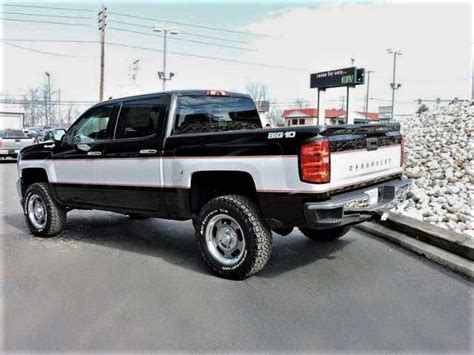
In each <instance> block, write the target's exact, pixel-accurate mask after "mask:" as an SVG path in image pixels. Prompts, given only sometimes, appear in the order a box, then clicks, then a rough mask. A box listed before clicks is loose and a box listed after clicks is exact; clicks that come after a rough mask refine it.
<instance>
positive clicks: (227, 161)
mask: <svg viewBox="0 0 474 355" xmlns="http://www.w3.org/2000/svg"><path fill="white" fill-rule="evenodd" d="M212 170H218V171H239V172H240V171H242V172H247V173H249V174H250V175H251V176H252V177H253V180H254V182H255V187H256V188H257V190H258V191H261V192H298V191H299V190H307V191H308V192H320V191H326V190H327V186H323V185H313V184H306V183H303V182H301V181H300V179H299V168H298V157H297V156H268V157H216V158H212V157H210V158H164V159H163V172H164V185H165V186H173V187H183V188H189V187H190V186H191V178H192V174H193V173H195V172H199V171H212ZM300 192H301V191H300Z"/></svg>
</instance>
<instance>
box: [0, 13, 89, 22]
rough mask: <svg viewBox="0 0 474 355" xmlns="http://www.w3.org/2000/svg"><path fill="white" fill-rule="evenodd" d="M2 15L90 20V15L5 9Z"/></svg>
mask: <svg viewBox="0 0 474 355" xmlns="http://www.w3.org/2000/svg"><path fill="white" fill-rule="evenodd" d="M0 15H21V16H37V17H49V18H51V17H61V18H72V19H77V20H90V19H91V18H90V17H86V16H69V15H56V14H54V15H49V14H28V13H26V12H10V11H3V12H0Z"/></svg>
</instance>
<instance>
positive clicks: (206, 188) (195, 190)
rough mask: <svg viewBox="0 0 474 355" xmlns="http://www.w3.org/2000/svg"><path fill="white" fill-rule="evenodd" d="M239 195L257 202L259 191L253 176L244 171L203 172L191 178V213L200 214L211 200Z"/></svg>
mask: <svg viewBox="0 0 474 355" xmlns="http://www.w3.org/2000/svg"><path fill="white" fill-rule="evenodd" d="M228 194H238V195H244V196H247V197H250V198H251V199H253V200H254V201H255V202H257V203H258V200H257V190H256V188H255V183H254V181H253V178H252V176H251V175H250V174H249V173H245V172H242V171H202V172H197V173H194V174H193V176H192V178H191V192H190V204H191V212H192V213H193V214H195V213H198V212H199V210H200V209H201V207H202V206H204V205H205V204H206V202H207V201H209V200H210V199H212V198H214V197H217V196H222V195H228Z"/></svg>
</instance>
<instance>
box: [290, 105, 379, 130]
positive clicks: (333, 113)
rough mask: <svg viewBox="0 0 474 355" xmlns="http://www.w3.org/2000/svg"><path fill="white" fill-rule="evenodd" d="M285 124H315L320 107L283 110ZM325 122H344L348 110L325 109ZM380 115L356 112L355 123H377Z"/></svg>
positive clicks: (333, 123) (331, 123)
mask: <svg viewBox="0 0 474 355" xmlns="http://www.w3.org/2000/svg"><path fill="white" fill-rule="evenodd" d="M282 116H283V118H284V120H285V126H286V127H291V126H315V125H317V124H318V109H316V108H292V109H286V110H284V111H283V115H282ZM324 116H325V124H327V125H336V124H344V123H345V121H346V111H345V110H341V109H329V110H326V111H325V115H324ZM378 120H379V115H378V113H376V112H368V113H366V112H355V113H354V123H367V122H370V123H377V122H378Z"/></svg>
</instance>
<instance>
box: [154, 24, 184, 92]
mask: <svg viewBox="0 0 474 355" xmlns="http://www.w3.org/2000/svg"><path fill="white" fill-rule="evenodd" d="M153 31H154V32H163V71H161V72H158V77H159V78H160V80H163V91H165V89H166V81H167V80H171V78H172V77H173V76H174V73H169V74H168V73H167V72H166V54H167V39H168V34H170V35H177V34H178V33H179V31H178V29H177V28H175V27H163V26H159V25H155V26H153Z"/></svg>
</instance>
